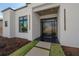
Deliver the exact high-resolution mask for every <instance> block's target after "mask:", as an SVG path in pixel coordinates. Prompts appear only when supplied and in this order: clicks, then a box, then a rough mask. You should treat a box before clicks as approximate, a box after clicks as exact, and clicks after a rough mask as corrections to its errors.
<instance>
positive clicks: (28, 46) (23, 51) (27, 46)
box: [9, 40, 38, 56]
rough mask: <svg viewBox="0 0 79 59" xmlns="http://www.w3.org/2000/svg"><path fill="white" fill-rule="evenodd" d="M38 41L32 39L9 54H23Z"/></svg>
mask: <svg viewBox="0 0 79 59" xmlns="http://www.w3.org/2000/svg"><path fill="white" fill-rule="evenodd" d="M37 43H38V40H33V41H32V42H31V43H28V44H26V45H24V46H23V47H21V48H20V49H18V50H16V51H15V52H13V53H12V54H10V55H9V56H24V55H25V54H27V53H28V52H29V51H30V50H31V49H32V48H33V47H34V46H35V45H36V44H37Z"/></svg>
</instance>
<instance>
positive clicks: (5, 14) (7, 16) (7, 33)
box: [3, 10, 11, 37]
mask: <svg viewBox="0 0 79 59" xmlns="http://www.w3.org/2000/svg"><path fill="white" fill-rule="evenodd" d="M10 11H11V10H7V11H5V12H3V36H4V37H10ZM5 21H7V22H8V26H7V27H5Z"/></svg>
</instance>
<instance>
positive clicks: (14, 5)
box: [0, 3, 25, 18]
mask: <svg viewBox="0 0 79 59" xmlns="http://www.w3.org/2000/svg"><path fill="white" fill-rule="evenodd" d="M22 6H25V3H0V18H2V17H3V15H2V12H1V11H2V10H4V9H6V8H8V7H11V8H12V9H17V8H19V7H22Z"/></svg>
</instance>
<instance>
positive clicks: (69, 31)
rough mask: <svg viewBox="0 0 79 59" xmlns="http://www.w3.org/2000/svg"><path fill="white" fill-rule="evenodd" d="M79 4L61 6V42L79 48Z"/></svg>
mask: <svg viewBox="0 0 79 59" xmlns="http://www.w3.org/2000/svg"><path fill="white" fill-rule="evenodd" d="M64 8H65V9H66V31H64ZM78 19H79V4H61V6H60V19H59V20H60V43H61V44H62V45H65V46H70V47H78V48H79V25H78V24H79V20H78Z"/></svg>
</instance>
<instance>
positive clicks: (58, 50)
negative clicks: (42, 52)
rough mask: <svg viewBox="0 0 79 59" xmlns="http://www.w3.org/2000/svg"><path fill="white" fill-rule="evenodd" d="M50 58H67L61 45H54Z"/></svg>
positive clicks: (52, 45)
mask: <svg viewBox="0 0 79 59" xmlns="http://www.w3.org/2000/svg"><path fill="white" fill-rule="evenodd" d="M50 56H65V54H64V51H63V50H62V48H61V45H60V44H57V43H52V44H51V49H50Z"/></svg>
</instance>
